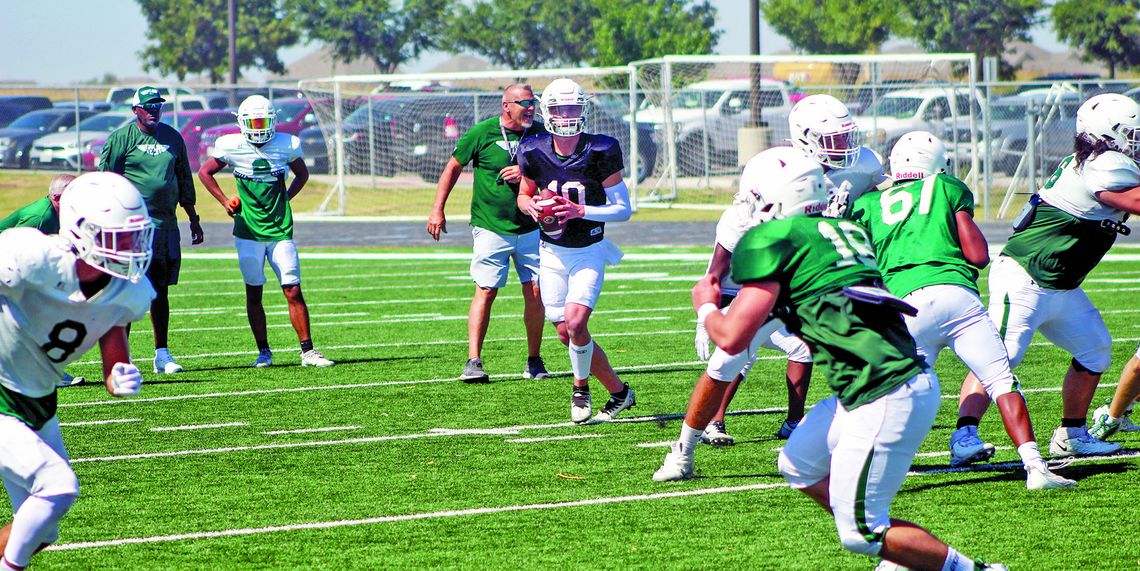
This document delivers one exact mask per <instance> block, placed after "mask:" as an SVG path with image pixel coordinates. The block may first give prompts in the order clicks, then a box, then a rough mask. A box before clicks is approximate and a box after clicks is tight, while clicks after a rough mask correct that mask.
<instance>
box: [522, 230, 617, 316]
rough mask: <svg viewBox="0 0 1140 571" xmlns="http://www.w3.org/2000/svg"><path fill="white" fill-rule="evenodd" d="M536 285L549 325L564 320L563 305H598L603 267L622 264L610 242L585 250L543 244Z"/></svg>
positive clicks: (603, 241)
mask: <svg viewBox="0 0 1140 571" xmlns="http://www.w3.org/2000/svg"><path fill="white" fill-rule="evenodd" d="M539 250H540V252H541V255H540V256H539V259H540V263H539V270H538V284H539V287H540V288H541V292H542V305H543V306H544V307H545V308H546V319H548V320H549V321H550V322H551V323H561V322H563V321H565V320H566V304H567V303H576V304H578V305H584V306H586V307H589V308H591V309H593V308H594V306H595V305H597V303H598V296H599V295H601V293H602V282H603V281H605V277H606V266H607V265H613V264H616V263H618V262H620V261H621V257H622V252H621V250H620V249H619V248H618V247H617V246H615V245H614V244H613V242H610V241H609V240H602V241H601V242H597V243H594V244H590V245H589V246H586V247H584V248H566V247H563V246H556V245H554V244H549V243H547V242H542V245H541V246H540V248H539Z"/></svg>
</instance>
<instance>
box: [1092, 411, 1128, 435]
mask: <svg viewBox="0 0 1140 571" xmlns="http://www.w3.org/2000/svg"><path fill="white" fill-rule="evenodd" d="M1121 420H1123V419H1121V418H1116V419H1112V420H1109V418H1108V406H1107V405H1105V406H1102V407H1100V408H1098V409H1096V410H1095V411H1093V425H1092V428H1090V429H1089V434H1090V435H1091V436H1092V437H1093V438H1095V439H1097V440H1107V439H1108V437H1110V436H1112V435H1113V434H1116V431H1117V430H1120V421H1121Z"/></svg>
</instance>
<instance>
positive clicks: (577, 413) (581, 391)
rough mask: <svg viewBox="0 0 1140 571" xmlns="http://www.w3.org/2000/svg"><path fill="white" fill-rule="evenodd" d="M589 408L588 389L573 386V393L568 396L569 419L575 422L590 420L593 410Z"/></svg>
mask: <svg viewBox="0 0 1140 571" xmlns="http://www.w3.org/2000/svg"><path fill="white" fill-rule="evenodd" d="M591 409H592V407H591V402H590V390H589V389H586V388H578V387H574V393H573V394H572V395H571V396H570V420H571V421H572V422H574V423H575V424H582V423H584V422H586V421H587V420H590V414H591V413H592V412H593V411H592V410H591Z"/></svg>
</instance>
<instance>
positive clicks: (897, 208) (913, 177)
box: [851, 131, 1077, 490]
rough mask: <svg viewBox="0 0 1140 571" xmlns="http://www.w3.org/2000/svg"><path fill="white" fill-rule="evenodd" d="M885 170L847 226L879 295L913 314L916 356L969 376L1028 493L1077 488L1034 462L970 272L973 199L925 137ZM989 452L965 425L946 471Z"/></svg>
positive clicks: (1032, 445)
mask: <svg viewBox="0 0 1140 571" xmlns="http://www.w3.org/2000/svg"><path fill="white" fill-rule="evenodd" d="M890 164H891V174H892V175H893V176H894V183H895V184H894V186H892V187H890V188H888V189H886V190H872V191H871V192H868V193H866V194H864V195H863V196H861V197H859V199H858V200H856V201H855V203H854V206H853V207H852V209H851V218H852V220H854V221H855V222H858V223H859V224H861V225H862V226H863V228H864V229H866V230H867V231H868V232H869V233H870V234H871V241H872V242H873V243H874V245H875V258H876V259H877V260H878V263H879V271H881V272H882V274H883V283H884V284H885V285H886V288H887V289H888V290H889V291H890V292H891V293H892V294H894V295H896V296H899V297H901V298H902V299H903V301H905V302H907V303H909V304H910V305H912V306H914V307H915V308H917V309H918V315H916V316H908V317H906V325H907V329H908V330H910V334H911V335H912V336H913V337H914V339H915V342H916V343H917V344H918V354H919V355H920V356H922V357H923V358H925V359H926V363H927V364H928V365H929V366H930V367H931V368H933V367H934V363H935V362H936V361H937V360H938V354H939V352H941V351H942V349H943V348H945V347H949V348H950V349H951V350H952V351H954V353H955V354H956V355H958V357H959V358H960V359H962V361H963V362H964V363H965V364H966V366H967V367H969V369H970V370H971V371H973V372H974V374H975V375H977V377H978V378H979V379H980V380H981V383H982V385H983V386H984V387H985V389H986V394H988V395H989V397H990V398H992V399H993V400H994V402H996V403H998V409H999V410H1001V416H1002V420H1003V421H1004V422H1005V429H1006V431H1007V432H1008V433H1009V436H1010V438H1011V439H1012V440H1013V443H1014V445H1015V446H1016V447H1017V452H1018V454H1020V455H1021V461H1022V463H1023V464H1024V466H1025V470H1026V473H1027V478H1026V487H1028V488H1029V489H1031V490H1039V489H1047V488H1059V487H1069V486H1075V485H1076V484H1077V483H1076V482H1074V481H1072V480H1068V479H1065V478H1062V477H1060V476H1058V475H1056V474H1053V473H1052V472H1050V471H1049V468H1048V467H1047V466H1046V465H1045V461H1044V460H1043V459H1042V458H1041V452H1040V451H1039V450H1038V448H1037V441H1036V439H1035V438H1034V436H1033V427H1032V425H1031V424H1030V422H1029V410H1028V409H1026V407H1025V399H1024V398H1023V397H1022V396H1021V393H1020V392H1018V383H1017V380H1016V379H1014V377H1013V373H1011V372H1010V367H1009V358H1008V357H1007V356H1006V354H1005V345H1004V344H1002V342H1001V336H1000V335H998V332H997V329H995V328H994V325H993V323H992V322H991V321H990V320H989V317H988V316H987V315H986V309H985V307H984V306H983V305H982V300H981V298H980V297H979V294H978V286H977V280H978V270H979V269H981V268H984V267H985V266H986V265H987V264H989V262H990V256H989V246H988V245H987V244H986V238H985V236H983V235H982V231H981V230H980V229H979V228H978V226H977V224H975V223H974V196H973V194H972V193H971V192H970V189H969V188H967V187H966V184H965V183H963V182H962V181H960V180H958V179H957V178H954V177H953V176H951V175H949V174H946V173H947V169H948V168H949V164H950V160H949V159H948V158H947V157H946V147H945V145H943V143H942V141H941V140H939V139H938V137H935V136H934V135H932V134H930V133H927V132H925V131H914V132H911V133H907V134H906V135H903V136H902V138H900V139H899V142H898V143H896V144H895V146H894V149H892V150H891V156H890ZM993 453H994V448H993V446H992V445H991V446H987V445H985V444H984V443H983V442H982V441H981V439H980V438H978V436H977V426H963V427H961V428H959V429H958V430H956V431H955V432H954V435H953V436H952V437H951V445H950V465H951V466H961V465H963V464H968V463H970V462H975V461H978V460H983V459H988V458H990V457H992V456H993Z"/></svg>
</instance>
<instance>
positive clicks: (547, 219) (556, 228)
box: [535, 190, 566, 240]
mask: <svg viewBox="0 0 1140 571" xmlns="http://www.w3.org/2000/svg"><path fill="white" fill-rule="evenodd" d="M557 204H558V201H556V200H554V192H553V191H551V190H543V191H542V194H540V195H539V201H538V202H537V203H535V206H537V207H538V225H539V226H540V227H542V233H543V234H546V235H547V236H548V237H550V239H552V240H557V239H558V238H560V237H561V236H562V230H563V229H565V228H566V219H565V218H563V217H561V216H558V215H556V214H555V213H554V207H555V206H556V205H557Z"/></svg>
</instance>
